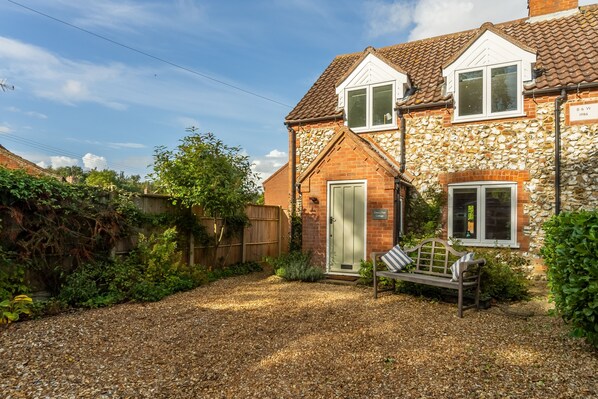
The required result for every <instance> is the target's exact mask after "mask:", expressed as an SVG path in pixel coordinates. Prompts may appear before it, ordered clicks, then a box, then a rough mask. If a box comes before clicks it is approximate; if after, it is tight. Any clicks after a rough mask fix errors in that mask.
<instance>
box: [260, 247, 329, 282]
mask: <svg viewBox="0 0 598 399" xmlns="http://www.w3.org/2000/svg"><path fill="white" fill-rule="evenodd" d="M267 262H268V263H270V264H271V265H272V266H273V267H274V273H275V274H276V275H277V276H279V277H282V278H284V279H285V280H289V281H307V282H313V281H318V280H321V279H323V278H324V272H323V271H322V269H320V268H318V267H314V266H312V265H311V253H310V252H308V253H302V252H289V253H288V254H284V255H282V256H279V257H278V258H275V259H272V258H268V259H267Z"/></svg>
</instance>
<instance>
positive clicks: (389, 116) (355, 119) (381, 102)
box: [347, 83, 395, 129]
mask: <svg viewBox="0 0 598 399" xmlns="http://www.w3.org/2000/svg"><path fill="white" fill-rule="evenodd" d="M393 86H394V85H393V84H392V83H390V84H381V85H369V86H367V87H363V88H359V89H350V90H349V89H347V125H348V126H349V127H350V128H366V129H367V128H374V127H384V126H390V127H392V126H393V125H394V124H395V121H394V116H393V109H392V108H393V95H392V93H393V91H394V90H393Z"/></svg>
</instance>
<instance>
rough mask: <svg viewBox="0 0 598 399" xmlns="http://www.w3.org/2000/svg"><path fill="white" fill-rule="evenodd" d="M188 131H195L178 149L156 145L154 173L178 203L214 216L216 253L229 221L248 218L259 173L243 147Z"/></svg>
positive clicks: (153, 175) (182, 141)
mask: <svg viewBox="0 0 598 399" xmlns="http://www.w3.org/2000/svg"><path fill="white" fill-rule="evenodd" d="M187 131H188V132H191V134H190V135H188V136H186V137H184V138H183V139H181V144H179V146H178V147H177V148H176V149H175V150H169V149H167V148H166V147H164V146H159V147H156V149H155V151H154V173H152V174H151V177H152V179H154V180H155V181H156V186H157V187H158V189H159V190H160V191H161V192H163V193H165V194H168V195H169V196H171V198H172V200H173V203H174V204H177V203H180V204H182V205H184V206H187V207H190V208H191V207H193V206H200V207H201V208H202V209H203V211H204V214H205V215H206V216H208V217H211V218H212V219H213V232H214V238H215V247H216V248H215V251H214V253H216V252H217V249H218V246H219V245H220V243H221V241H222V238H223V236H224V232H225V229H226V227H227V225H229V224H230V223H231V221H233V220H239V219H240V218H243V220H246V216H245V205H246V204H247V203H249V202H251V200H252V199H254V198H255V196H256V192H257V187H256V184H255V180H256V179H255V177H256V176H255V174H254V173H253V172H252V170H251V163H250V161H249V157H247V156H245V155H242V154H241V153H240V151H241V149H240V148H239V147H229V146H227V145H226V144H224V143H223V142H222V141H221V140H219V139H217V138H216V136H214V134H212V133H204V134H202V133H196V132H195V128H190V129H188V130H187ZM218 219H221V220H222V222H221V223H218Z"/></svg>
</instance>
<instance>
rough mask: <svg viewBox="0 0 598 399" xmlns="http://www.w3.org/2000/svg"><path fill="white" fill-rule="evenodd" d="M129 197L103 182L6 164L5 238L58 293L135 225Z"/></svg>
mask: <svg viewBox="0 0 598 399" xmlns="http://www.w3.org/2000/svg"><path fill="white" fill-rule="evenodd" d="M123 200H125V201H126V200H127V199H126V198H125V199H123V197H122V196H120V195H116V194H113V195H110V194H108V193H106V192H104V191H101V190H99V189H97V188H93V187H87V186H82V185H72V184H66V183H63V182H60V181H57V180H55V179H52V178H38V177H32V176H29V175H27V174H25V173H24V172H22V171H9V170H6V169H0V222H1V228H0V243H1V245H2V247H3V248H4V250H5V251H9V252H11V253H14V254H15V256H14V258H13V259H12V260H13V261H14V262H15V263H17V264H21V265H28V267H30V268H31V269H32V270H33V271H35V272H36V273H37V274H38V275H39V276H40V277H41V278H42V280H43V281H44V282H45V283H46V285H47V287H46V288H47V289H49V290H50V291H52V292H53V293H57V292H58V290H59V287H60V285H61V283H62V282H63V281H64V278H65V276H66V275H68V273H69V272H70V270H71V269H72V268H73V267H77V266H78V265H80V264H82V263H84V262H88V261H91V260H93V259H94V258H95V257H98V256H104V255H105V254H107V253H108V251H109V250H110V248H111V247H112V246H113V245H114V243H115V242H116V240H117V239H118V238H119V237H121V236H123V235H125V234H126V233H127V232H128V231H129V230H130V228H131V224H130V222H129V221H128V220H127V217H126V215H123V214H121V213H120V210H121V209H122V207H121V204H122V201H123Z"/></svg>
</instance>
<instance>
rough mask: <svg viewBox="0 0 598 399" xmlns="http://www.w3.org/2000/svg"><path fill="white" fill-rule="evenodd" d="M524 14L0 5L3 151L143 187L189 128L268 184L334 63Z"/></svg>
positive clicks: (262, 1) (460, 6) (302, 6)
mask: <svg viewBox="0 0 598 399" xmlns="http://www.w3.org/2000/svg"><path fill="white" fill-rule="evenodd" d="M594 1H595V0H588V1H585V0H580V2H579V3H580V5H584V4H589V3H592V2H594ZM526 16H527V0H502V1H495V0H470V1H468V0H420V1H412V0H401V1H384V0H364V1H358V0H345V1H338V0H269V1H267V0H251V1H247V0H171V1H167V0H161V1H153V0H96V1H79V0H0V82H4V83H5V84H6V85H9V86H14V90H6V91H4V92H3V91H0V144H1V145H3V146H4V147H6V148H8V149H9V150H11V151H13V152H14V153H16V154H18V155H20V156H22V157H24V158H26V159H28V160H30V161H32V162H35V163H36V164H38V165H40V166H43V167H48V166H52V167H60V166H71V165H78V166H81V167H83V168H84V169H86V170H87V169H93V168H97V169H99V170H102V169H106V168H109V169H114V170H117V171H123V172H124V173H125V174H127V175H134V174H135V175H140V176H141V177H142V178H145V177H146V176H147V175H148V174H149V173H151V172H152V168H151V164H152V156H153V154H154V150H155V148H156V147H157V146H165V147H167V148H170V149H174V148H175V147H176V146H177V145H178V144H179V140H180V139H181V138H183V137H184V136H185V135H187V134H188V133H187V132H186V129H187V128H189V127H195V128H197V129H198V131H199V132H202V133H207V132H211V133H214V134H215V135H216V137H218V138H219V139H221V140H222V141H223V142H224V143H226V144H227V145H229V146H238V147H240V148H241V149H242V152H243V153H244V154H246V155H248V156H249V157H250V159H251V161H252V162H253V163H254V170H255V172H256V173H259V175H260V177H261V178H262V179H265V178H267V177H268V176H269V175H270V174H272V173H273V172H274V171H276V170H277V169H278V168H279V167H281V166H282V165H283V164H284V163H285V162H286V161H287V160H288V133H287V130H286V127H285V126H284V125H283V123H284V119H285V116H286V115H287V114H288V113H289V112H290V111H291V109H292V107H293V106H295V105H296V104H297V103H298V102H299V100H300V99H301V98H302V97H303V95H304V94H305V93H306V92H307V90H309V88H310V87H311V85H312V84H313V83H314V82H315V80H316V79H317V78H318V76H319V75H320V74H321V73H322V72H323V71H324V69H325V68H326V67H327V66H328V64H329V63H330V62H331V61H332V59H333V58H334V57H335V56H336V55H339V54H345V53H353V52H359V51H362V50H363V49H365V48H366V47H367V46H373V47H376V48H379V47H383V46H387V45H392V44H398V43H403V42H406V41H411V40H417V39H422V38H426V37H432V36H436V35H441V34H446V33H452V32H458V31H462V30H466V29H472V28H477V27H479V26H480V25H482V23H484V22H486V21H491V22H493V23H499V22H505V21H510V20H513V19H517V18H524V17H526Z"/></svg>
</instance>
